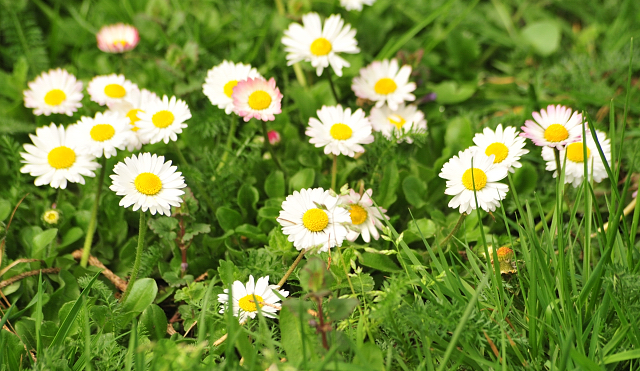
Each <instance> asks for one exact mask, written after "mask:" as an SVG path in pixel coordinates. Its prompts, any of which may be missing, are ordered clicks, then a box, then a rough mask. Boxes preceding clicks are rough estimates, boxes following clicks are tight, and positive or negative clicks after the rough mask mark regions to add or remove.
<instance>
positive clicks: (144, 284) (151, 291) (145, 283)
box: [122, 278, 158, 313]
mask: <svg viewBox="0 0 640 371" xmlns="http://www.w3.org/2000/svg"><path fill="white" fill-rule="evenodd" d="M157 294H158V285H157V284H156V281H154V280H153V279H151V278H142V279H139V280H137V281H136V282H134V283H133V287H132V288H131V292H130V293H129V296H128V297H127V300H126V301H125V302H124V303H122V311H123V312H124V313H127V312H135V313H140V312H142V311H144V310H145V309H146V308H147V307H148V306H149V305H151V303H153V300H154V299H155V298H156V295H157Z"/></svg>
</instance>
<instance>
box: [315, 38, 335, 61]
mask: <svg viewBox="0 0 640 371" xmlns="http://www.w3.org/2000/svg"><path fill="white" fill-rule="evenodd" d="M310 49H311V54H313V55H316V56H318V57H320V56H323V55H327V54H329V53H331V50H332V49H333V47H332V46H331V42H330V41H329V40H327V39H325V38H324V37H318V38H317V39H315V40H314V41H313V42H312V43H311V48H310Z"/></svg>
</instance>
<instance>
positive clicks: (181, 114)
mask: <svg viewBox="0 0 640 371" xmlns="http://www.w3.org/2000/svg"><path fill="white" fill-rule="evenodd" d="M137 116H138V119H139V121H138V122H136V125H137V126H138V128H140V129H139V130H138V132H137V134H138V136H139V137H140V139H141V140H142V141H143V142H144V143H151V144H153V143H158V142H164V143H165V144H167V143H169V141H176V140H178V134H180V133H182V129H184V128H186V127H187V124H186V123H185V121H186V120H188V119H190V118H191V111H190V110H189V107H188V106H187V104H186V103H185V102H184V101H183V100H181V99H177V98H176V97H175V96H174V97H171V99H169V97H167V96H166V95H165V96H163V97H162V99H159V98H158V99H155V100H153V101H152V102H150V103H148V104H147V107H146V109H145V110H144V111H140V112H138V113H137Z"/></svg>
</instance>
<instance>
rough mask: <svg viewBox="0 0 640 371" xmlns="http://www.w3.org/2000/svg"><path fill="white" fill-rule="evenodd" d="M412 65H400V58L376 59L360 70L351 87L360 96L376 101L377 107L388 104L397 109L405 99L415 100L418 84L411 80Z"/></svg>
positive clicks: (392, 108)
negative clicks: (414, 93) (414, 92)
mask: <svg viewBox="0 0 640 371" xmlns="http://www.w3.org/2000/svg"><path fill="white" fill-rule="evenodd" d="M410 75H411V66H409V65H404V66H402V68H400V67H399V66H398V60H397V59H392V60H391V61H389V60H388V59H385V60H383V61H381V62H380V61H375V62H373V63H371V64H370V65H368V66H366V67H364V68H362V69H361V70H360V75H359V76H356V77H355V78H354V79H353V84H351V89H352V90H353V92H354V93H355V94H356V96H357V97H359V98H364V99H369V100H371V101H374V102H376V107H382V105H383V104H385V103H386V104H387V105H388V106H389V108H391V110H393V111H395V110H397V109H398V107H399V105H400V104H402V103H404V102H405V101H414V100H415V99H416V97H415V95H413V94H411V93H412V92H413V91H414V90H416V84H415V83H414V82H409V76H410Z"/></svg>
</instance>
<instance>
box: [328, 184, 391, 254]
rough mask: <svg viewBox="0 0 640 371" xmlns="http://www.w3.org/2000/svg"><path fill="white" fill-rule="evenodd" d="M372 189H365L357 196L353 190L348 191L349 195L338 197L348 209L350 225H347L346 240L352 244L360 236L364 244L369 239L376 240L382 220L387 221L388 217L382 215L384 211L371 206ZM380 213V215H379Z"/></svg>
mask: <svg viewBox="0 0 640 371" xmlns="http://www.w3.org/2000/svg"><path fill="white" fill-rule="evenodd" d="M372 194H373V190H372V189H367V191H366V192H364V193H363V194H359V193H358V192H356V191H354V190H353V189H350V190H349V194H346V195H343V196H340V200H341V201H342V202H343V204H345V205H346V206H347V207H348V210H349V216H350V217H351V223H350V225H349V233H348V234H347V240H349V241H351V242H353V241H355V240H356V238H358V236H359V235H362V239H363V240H364V242H369V241H371V237H373V239H375V240H377V239H378V238H380V233H378V229H382V222H381V220H383V219H384V218H387V219H389V217H388V216H386V215H384V214H382V213H385V212H386V210H385V209H383V208H380V210H378V208H377V207H375V206H374V205H373V200H372V199H371V195H372ZM381 212H382V213H381Z"/></svg>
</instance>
